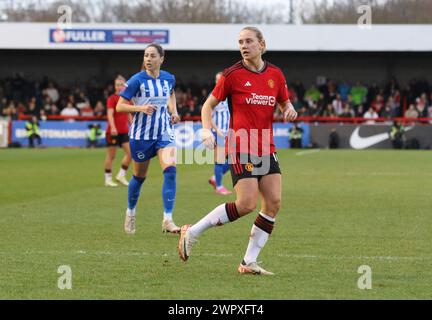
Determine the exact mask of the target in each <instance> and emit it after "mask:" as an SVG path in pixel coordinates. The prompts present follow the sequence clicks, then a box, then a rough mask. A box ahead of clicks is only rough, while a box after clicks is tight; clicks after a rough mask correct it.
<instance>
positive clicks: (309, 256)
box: [0, 250, 432, 261]
mask: <svg viewBox="0 0 432 320" xmlns="http://www.w3.org/2000/svg"><path fill="white" fill-rule="evenodd" d="M22 253H24V254H26V255H35V254H40V255H47V254H48V255H49V254H53V255H63V254H77V255H97V256H103V255H105V256H152V257H172V256H177V254H170V253H149V252H111V251H95V252H89V251H85V250H77V251H71V252H64V251H24V252H22ZM4 254H10V252H6V251H0V255H4ZM15 254H16V253H15ZM18 255H19V254H18ZM236 255H237V254H236ZM236 255H234V254H232V253H197V254H194V256H201V257H217V258H227V257H234V256H236ZM276 256H278V257H280V258H292V259H315V260H384V261H430V260H432V256H425V257H400V256H338V255H328V256H326V255H314V254H285V253H279V254H276Z"/></svg>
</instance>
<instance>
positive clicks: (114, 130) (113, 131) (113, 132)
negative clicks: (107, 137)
mask: <svg viewBox="0 0 432 320" xmlns="http://www.w3.org/2000/svg"><path fill="white" fill-rule="evenodd" d="M111 135H112V136H118V132H117V128H111Z"/></svg>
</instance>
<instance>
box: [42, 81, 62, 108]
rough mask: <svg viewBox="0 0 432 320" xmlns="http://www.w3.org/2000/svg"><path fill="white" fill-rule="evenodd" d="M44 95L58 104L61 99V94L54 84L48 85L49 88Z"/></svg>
mask: <svg viewBox="0 0 432 320" xmlns="http://www.w3.org/2000/svg"><path fill="white" fill-rule="evenodd" d="M44 93H45V94H46V95H47V96H48V97H50V98H51V101H52V102H54V103H56V102H57V101H58V100H59V98H60V94H59V92H58V90H57V88H56V87H55V86H54V84H53V83H52V82H50V83H48V88H46V89H45V90H44Z"/></svg>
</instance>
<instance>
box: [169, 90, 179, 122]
mask: <svg viewBox="0 0 432 320" xmlns="http://www.w3.org/2000/svg"><path fill="white" fill-rule="evenodd" d="M168 109H169V112H170V113H171V123H172V124H175V123H177V122H179V121H180V117H179V115H178V112H177V101H176V96H175V92H174V91H173V92H172V93H171V95H170V97H169V100H168Z"/></svg>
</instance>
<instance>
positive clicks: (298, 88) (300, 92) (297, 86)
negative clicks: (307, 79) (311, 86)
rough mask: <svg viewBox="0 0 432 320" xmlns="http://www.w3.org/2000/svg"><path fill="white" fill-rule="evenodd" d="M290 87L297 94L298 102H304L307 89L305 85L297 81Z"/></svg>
mask: <svg viewBox="0 0 432 320" xmlns="http://www.w3.org/2000/svg"><path fill="white" fill-rule="evenodd" d="M290 87H291V88H292V89H293V90H294V91H295V92H296V94H297V98H298V100H299V101H303V100H304V96H305V88H304V86H303V83H301V81H300V80H295V81H294V83H292V84H291V86H290ZM296 110H297V109H296Z"/></svg>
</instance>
